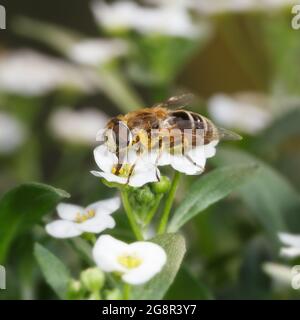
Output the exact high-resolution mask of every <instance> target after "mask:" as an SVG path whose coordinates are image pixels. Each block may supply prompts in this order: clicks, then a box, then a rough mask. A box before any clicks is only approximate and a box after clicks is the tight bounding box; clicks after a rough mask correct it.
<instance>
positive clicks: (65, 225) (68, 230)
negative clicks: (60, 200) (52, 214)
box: [46, 220, 82, 239]
mask: <svg viewBox="0 0 300 320" xmlns="http://www.w3.org/2000/svg"><path fill="white" fill-rule="evenodd" d="M46 231H47V232H48V233H49V234H50V235H51V236H52V237H54V238H60V239H64V238H73V237H77V236H79V235H81V234H82V231H81V230H79V229H78V228H77V225H76V223H75V222H71V221H65V220H56V221H53V222H51V223H48V224H47V225H46Z"/></svg>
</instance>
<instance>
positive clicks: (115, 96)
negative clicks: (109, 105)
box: [99, 65, 144, 113]
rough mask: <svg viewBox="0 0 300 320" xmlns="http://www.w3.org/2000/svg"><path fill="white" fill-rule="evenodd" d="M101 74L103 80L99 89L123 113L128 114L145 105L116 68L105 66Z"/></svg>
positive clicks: (101, 69)
mask: <svg viewBox="0 0 300 320" xmlns="http://www.w3.org/2000/svg"><path fill="white" fill-rule="evenodd" d="M99 74H100V76H101V78H103V83H102V81H101V84H100V88H99V89H100V90H103V91H104V92H105V94H106V95H107V96H108V97H109V98H110V99H111V100H112V101H113V102H114V103H115V104H116V105H117V106H118V107H119V108H120V110H121V111H122V112H124V113H127V112H130V111H133V110H136V109H139V108H141V107H142V106H143V105H144V104H143V102H142V100H141V99H140V98H139V96H138V95H137V93H136V92H135V91H134V90H133V88H132V87H131V86H130V85H129V84H128V82H127V80H126V79H125V78H124V77H123V75H122V74H121V73H120V72H119V70H118V68H117V67H116V66H112V65H108V66H104V67H102V68H100V69H99Z"/></svg>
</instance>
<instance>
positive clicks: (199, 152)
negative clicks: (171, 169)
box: [187, 146, 206, 171]
mask: <svg viewBox="0 0 300 320" xmlns="http://www.w3.org/2000/svg"><path fill="white" fill-rule="evenodd" d="M187 155H188V156H189V157H190V159H192V160H193V161H194V163H196V164H197V166H198V170H199V171H200V170H201V169H200V168H202V171H204V168H205V164H206V155H205V148H204V146H199V147H197V148H194V149H192V150H190V151H189V152H188V154H187Z"/></svg>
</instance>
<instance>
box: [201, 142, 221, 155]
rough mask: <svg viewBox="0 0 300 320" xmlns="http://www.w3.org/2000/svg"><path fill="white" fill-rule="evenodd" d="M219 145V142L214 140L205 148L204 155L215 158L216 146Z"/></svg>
mask: <svg viewBox="0 0 300 320" xmlns="http://www.w3.org/2000/svg"><path fill="white" fill-rule="evenodd" d="M218 143H219V141H218V140H214V141H211V142H210V143H209V144H206V145H205V146H204V155H205V157H206V158H212V157H214V156H215V154H216V146H217V145H218Z"/></svg>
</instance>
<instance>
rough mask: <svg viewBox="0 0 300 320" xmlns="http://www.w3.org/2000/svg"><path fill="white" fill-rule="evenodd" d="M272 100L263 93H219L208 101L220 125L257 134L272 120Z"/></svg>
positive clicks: (211, 113) (211, 111) (210, 112)
mask: <svg viewBox="0 0 300 320" xmlns="http://www.w3.org/2000/svg"><path fill="white" fill-rule="evenodd" d="M268 109H270V101H269V100H268V98H267V97H265V96H263V95H258V94H255V93H241V94H237V95H235V96H232V97H231V96H227V95H224V94H218V95H215V96H213V97H212V98H211V99H210V100H209V101H208V111H209V114H210V116H211V118H212V119H213V120H214V121H215V122H216V123H217V124H219V125H221V126H224V127H226V128H233V129H237V130H240V131H242V132H245V133H248V134H255V133H257V132H259V131H261V130H262V129H264V128H265V127H267V126H268V124H269V123H270V122H271V120H272V114H271V111H270V110H268Z"/></svg>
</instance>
